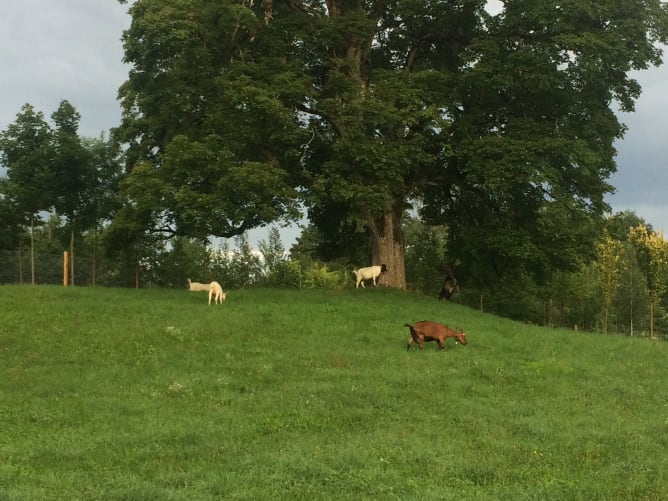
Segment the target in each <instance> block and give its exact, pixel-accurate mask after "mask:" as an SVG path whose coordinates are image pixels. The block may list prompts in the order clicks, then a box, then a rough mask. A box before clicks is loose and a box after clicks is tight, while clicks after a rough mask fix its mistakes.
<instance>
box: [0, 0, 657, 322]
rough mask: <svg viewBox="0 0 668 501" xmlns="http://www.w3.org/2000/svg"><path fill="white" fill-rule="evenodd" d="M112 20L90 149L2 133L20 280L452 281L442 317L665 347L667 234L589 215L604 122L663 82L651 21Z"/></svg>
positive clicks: (483, 7)
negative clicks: (464, 311)
mask: <svg viewBox="0 0 668 501" xmlns="http://www.w3.org/2000/svg"><path fill="white" fill-rule="evenodd" d="M121 3H125V2H123V1H121ZM129 12H130V14H131V16H132V23H131V25H130V27H129V28H128V30H126V31H125V32H124V34H123V42H124V49H125V58H124V59H125V61H126V62H127V63H128V64H129V65H130V71H129V75H128V79H127V81H126V82H125V83H123V85H122V86H121V88H120V90H119V95H120V98H121V105H122V121H121V124H120V125H119V127H118V128H116V129H114V130H113V131H111V134H110V136H109V137H108V138H107V137H104V136H102V137H100V138H97V139H89V138H81V137H80V136H79V133H78V127H79V119H80V117H79V114H78V112H77V111H76V110H75V109H74V107H73V106H72V105H71V104H70V103H68V102H67V101H63V102H61V104H60V106H59V108H58V109H57V110H56V111H55V112H54V113H53V114H52V115H51V122H47V120H46V119H45V117H44V115H43V114H42V113H41V112H38V111H36V110H34V109H33V108H32V106H30V105H26V106H25V107H24V108H23V109H22V110H21V112H20V113H19V114H18V115H17V118H16V121H15V122H14V123H12V124H11V125H10V126H9V127H8V128H7V130H5V131H3V132H2V133H1V135H0V151H1V153H2V157H1V161H2V165H3V166H4V168H5V175H4V176H3V178H2V180H1V181H0V212H1V215H2V216H3V217H2V218H1V221H2V223H0V224H1V225H2V226H1V227H0V247H1V248H5V249H18V250H17V251H16V255H17V259H19V258H18V256H19V255H20V256H21V258H20V260H24V259H26V256H28V260H29V264H28V265H27V268H28V269H29V270H30V280H29V281H30V282H32V283H34V282H35V281H36V279H37V277H36V276H35V267H36V266H35V253H36V252H37V251H38V250H39V247H40V246H44V245H46V244H45V243H44V242H55V241H58V242H59V243H60V244H61V246H62V247H63V248H64V249H68V251H69V253H70V256H71V258H72V259H73V262H72V266H71V268H70V274H71V282H72V283H74V284H77V282H78V279H77V277H79V276H80V275H79V263H82V264H85V266H86V269H88V270H90V271H91V273H92V275H91V278H90V279H86V280H84V283H91V284H93V285H95V284H97V283H105V284H113V285H125V286H145V285H155V286H170V287H171V286H180V284H183V282H184V281H185V279H186V278H188V277H197V278H199V279H202V280H204V279H206V276H207V275H210V276H215V277H216V278H220V279H221V280H223V281H224V282H226V286H227V287H237V286H238V287H246V286H255V285H266V286H283V287H295V286H296V287H311V286H319V287H344V286H349V284H350V282H351V281H352V278H350V279H348V278H349V276H350V275H349V274H350V272H351V270H352V269H353V268H355V267H359V266H366V265H369V264H380V263H385V264H387V266H388V268H389V270H390V271H389V272H388V273H387V274H386V275H385V277H384V281H385V285H388V286H390V287H396V288H400V289H411V290H414V291H418V292H420V293H425V294H429V295H437V294H438V291H439V289H440V286H441V282H442V280H443V277H444V274H445V270H446V269H447V268H448V267H450V269H452V270H453V271H454V273H455V275H456V276H457V279H458V282H459V285H460V289H459V291H457V292H456V293H455V295H454V296H453V300H455V301H461V302H463V303H466V304H469V305H471V306H474V307H477V308H482V309H483V310H485V311H490V312H494V313H499V314H503V315H507V316H510V317H513V318H516V319H518V320H522V321H528V322H535V323H541V324H546V325H563V326H569V327H572V328H576V326H577V328H578V329H592V330H599V331H601V332H605V333H608V332H624V333H633V334H636V333H639V332H641V333H642V332H645V333H648V334H649V335H654V334H655V333H656V332H659V333H660V332H662V331H663V330H664V329H663V323H664V317H665V305H664V301H665V288H666V286H665V284H664V278H663V277H664V271H665V270H664V269H663V263H664V260H663V257H662V256H663V253H664V252H665V249H664V247H665V245H664V244H663V242H664V240H663V236H662V235H660V234H656V233H655V232H654V231H653V230H652V228H650V227H649V226H648V225H646V224H645V223H644V221H642V219H640V218H638V217H637V216H636V215H635V214H628V213H624V214H616V215H611V214H610V213H609V207H608V206H607V205H606V204H605V202H604V197H605V195H606V194H607V193H609V192H610V191H611V190H612V187H611V186H610V185H609V184H608V179H609V177H610V175H611V174H612V173H613V172H614V171H615V163H614V156H615V150H614V141H615V140H618V139H620V138H621V137H623V133H624V125H623V124H621V123H620V122H619V120H618V118H617V115H616V114H615V111H614V108H613V106H614V107H615V108H618V109H622V110H624V111H632V110H633V107H634V102H635V99H636V98H637V97H638V95H639V94H640V90H641V89H640V87H639V85H638V83H637V82H636V81H635V80H634V79H633V78H632V73H631V70H633V69H644V68H647V67H649V66H650V65H658V64H661V50H660V44H661V43H665V42H666V41H667V38H668V37H667V35H668V8H667V7H666V6H665V4H663V3H662V2H660V1H658V0H651V1H645V0H643V1H640V0H629V2H625V3H624V2H622V3H620V2H617V1H616V0H604V1H600V0H599V1H597V2H592V1H582V2H571V3H568V4H564V3H563V2H525V1H520V0H507V1H506V2H503V6H502V10H501V11H500V12H498V13H495V14H492V13H490V12H488V11H487V2H486V1H485V0H470V1H469V0H467V1H465V2H399V1H389V2H388V1H384V0H383V1H380V0H356V1H353V2H350V1H341V0H331V1H327V2H321V1H310V0H308V1H307V0H294V1H289V2H278V1H270V0H258V1H255V2H239V1H237V0H222V1H217V2H211V1H210V0H193V1H191V2H182V1H180V0H136V1H135V2H133V3H132V4H131V6H130V9H129ZM630 41H632V42H630ZM301 210H305V211H306V212H307V216H308V220H309V226H308V227H306V228H305V229H304V231H303V233H302V235H301V237H300V239H299V241H298V242H297V244H295V245H294V246H293V247H292V248H291V249H290V251H289V253H286V252H285V251H284V250H283V249H280V247H281V244H280V240H277V235H275V234H272V235H270V239H269V242H263V245H262V246H261V247H262V248H261V249H259V251H260V255H258V254H256V253H254V252H252V251H251V249H250V247H249V246H248V242H247V240H245V235H246V232H247V231H248V230H250V229H252V228H257V227H261V226H265V225H271V224H273V223H276V222H291V221H296V220H297V219H298V218H299V217H300V215H301ZM40 242H41V243H40ZM228 242H235V244H236V247H238V250H237V249H235V252H232V251H231V250H230V249H229V248H228V247H227V245H228V244H227V243H228ZM49 245H51V244H49ZM279 250H280V252H279ZM84 259H85V261H84ZM23 271H24V267H23V265H21V267H20V273H21V276H22V279H24V278H25V277H24V275H23ZM221 277H222V278H221ZM26 281H27V280H26Z"/></svg>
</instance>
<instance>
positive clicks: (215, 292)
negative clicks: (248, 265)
mask: <svg viewBox="0 0 668 501" xmlns="http://www.w3.org/2000/svg"><path fill="white" fill-rule="evenodd" d="M209 285H211V288H210V289H209V306H211V298H213V302H214V304H222V303H223V301H225V300H226V299H227V294H225V293H224V292H223V288H222V287H221V286H220V284H219V283H218V282H211V283H210V284H209Z"/></svg>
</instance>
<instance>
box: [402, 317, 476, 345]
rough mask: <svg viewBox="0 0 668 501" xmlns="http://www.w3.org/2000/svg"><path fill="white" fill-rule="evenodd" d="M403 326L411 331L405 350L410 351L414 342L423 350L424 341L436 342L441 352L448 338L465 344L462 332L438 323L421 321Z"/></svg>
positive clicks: (464, 334) (464, 335) (464, 336)
mask: <svg viewBox="0 0 668 501" xmlns="http://www.w3.org/2000/svg"><path fill="white" fill-rule="evenodd" d="M404 326H405V327H408V328H409V329H410V330H411V337H410V339H409V340H408V346H406V349H407V350H410V349H411V345H412V344H413V343H414V342H417V344H418V345H420V349H421V350H422V349H424V342H425V341H438V347H439V348H440V349H441V350H442V349H443V348H445V341H446V340H447V339H448V338H449V337H453V338H455V339H456V340H457V341H459V342H460V343H462V344H466V333H464V331H463V330H460V331H459V332H457V331H456V330H454V329H451V328H450V327H448V326H447V325H443V324H439V323H438V322H429V321H428V320H421V321H420V322H415V323H414V324H413V325H411V324H404Z"/></svg>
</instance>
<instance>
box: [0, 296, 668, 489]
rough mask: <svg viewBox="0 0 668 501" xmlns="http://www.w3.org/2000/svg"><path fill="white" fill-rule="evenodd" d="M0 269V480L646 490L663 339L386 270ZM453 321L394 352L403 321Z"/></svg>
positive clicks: (664, 462) (664, 420)
mask: <svg viewBox="0 0 668 501" xmlns="http://www.w3.org/2000/svg"><path fill="white" fill-rule="evenodd" d="M206 303H207V299H206V293H191V292H186V291H175V290H123V289H99V288H98V289H90V288H61V287H48V286H47V287H35V288H33V287H29V286H24V287H21V286H3V287H0V430H1V433H0V500H28V499H29V500H46V499H68V500H69V499H105V500H110V499H113V500H130V499H136V500H161V501H164V500H185V499H188V500H195V499H196V500H199V499H203V500H218V499H247V500H261V499H290V500H293V499H305V500H313V499H355V500H359V499H383V500H385V499H402V500H407V499H415V500H425V499H440V500H447V499H452V500H463V499H467V500H468V499H481V500H505V499H508V500H520V499H560V500H569V499H587V500H599V499H600V500H613V499H614V500H618V499H622V500H623V499H629V500H642V499H646V500H657V499H666V493H668V384H667V383H668V344H667V343H661V342H653V341H648V340H645V339H634V338H625V337H603V336H600V335H594V334H588V333H582V332H572V331H567V330H549V329H544V328H538V327H535V326H530V325H524V324H520V323H516V322H512V321H509V320H504V319H501V318H498V317H494V316H491V315H486V314H483V313H480V312H477V311H474V310H471V309H468V308H465V307H461V306H458V305H455V304H445V303H441V302H438V301H436V300H434V299H429V298H425V297H423V296H416V295H411V294H406V293H402V292H400V291H394V290H387V289H384V288H375V289H372V288H367V289H365V290H361V289H360V290H345V291H324V290H298V291H297V290H239V291H236V290H233V291H231V292H230V293H229V295H228V300H227V301H226V302H225V303H224V304H223V305H222V306H211V307H208V306H207V304H206ZM423 319H429V320H435V321H441V322H444V323H447V324H449V325H451V326H452V327H456V328H459V327H463V328H464V329H465V330H466V332H467V335H468V339H469V344H468V345H467V346H462V345H456V344H454V342H453V341H452V340H449V341H448V345H447V347H446V349H445V350H443V351H439V350H438V349H437V346H436V345H435V344H434V343H428V344H426V345H425V349H424V351H422V352H420V351H418V350H417V349H416V348H415V347H414V348H413V349H412V350H411V351H407V350H406V342H407V340H408V337H409V333H408V329H407V328H405V327H403V324H404V323H405V322H413V321H417V320H423Z"/></svg>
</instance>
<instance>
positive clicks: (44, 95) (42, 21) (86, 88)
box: [0, 0, 668, 248]
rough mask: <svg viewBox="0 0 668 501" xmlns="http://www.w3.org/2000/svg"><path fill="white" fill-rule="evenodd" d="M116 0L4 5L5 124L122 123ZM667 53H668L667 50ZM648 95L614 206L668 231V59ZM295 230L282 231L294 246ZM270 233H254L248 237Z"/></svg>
mask: <svg viewBox="0 0 668 501" xmlns="http://www.w3.org/2000/svg"><path fill="white" fill-rule="evenodd" d="M127 9H128V6H127V5H120V4H119V3H118V2H117V1H115V0H17V1H13V2H4V4H3V6H2V9H1V10H0V130H5V129H6V128H7V126H8V125H9V124H10V123H12V122H14V120H15V119H16V115H17V113H19V112H20V110H21V107H22V106H23V105H24V104H25V103H30V104H31V105H33V107H34V108H35V109H36V110H38V111H42V112H43V113H44V115H45V117H46V118H47V119H49V120H50V115H51V113H53V112H54V111H55V110H56V109H57V107H58V105H59V103H60V101H61V100H62V99H67V100H68V101H69V102H70V103H71V104H72V105H73V106H74V107H75V108H76V109H77V110H78V111H79V113H80V114H81V124H80V133H81V135H83V136H87V137H96V136H99V135H100V134H101V133H105V134H106V133H108V131H109V129H110V128H112V127H115V126H117V125H118V124H119V122H120V103H119V102H118V100H117V95H118V87H119V86H120V85H121V83H122V82H123V81H124V80H125V79H126V77H127V73H128V67H127V66H126V65H124V64H123V63H122V57H123V48H122V45H121V41H120V37H121V34H122V31H123V30H124V29H125V28H127V27H128V26H129V24H130V18H129V16H128V15H127ZM666 59H668V56H666ZM637 79H638V80H639V82H640V84H641V85H642V88H643V93H642V96H641V97H640V99H639V100H638V101H637V103H636V111H635V113H632V114H625V115H623V116H622V117H621V120H622V122H624V123H625V124H626V125H627V126H628V131H627V133H626V136H625V137H624V139H623V140H621V141H619V142H618V143H617V144H616V147H617V151H618V156H617V168H618V172H617V173H616V174H615V175H614V176H613V177H612V178H611V180H610V181H611V184H613V185H614V186H615V188H616V193H615V194H614V195H612V196H610V197H608V199H607V200H608V202H609V203H610V204H611V205H612V208H613V212H617V211H622V210H632V211H635V212H636V214H637V215H638V216H640V217H642V218H643V219H645V221H647V222H648V223H650V224H651V225H652V226H653V227H654V229H655V230H666V231H668V203H667V202H666V187H667V186H668V169H666V168H665V167H666V162H668V138H667V137H666V131H668V93H667V92H665V88H666V82H668V65H664V66H662V67H660V68H652V69H650V70H648V71H645V72H642V73H640V74H638V75H637ZM298 233H299V232H298V231H284V232H282V234H283V240H284V241H283V243H284V245H285V246H286V247H287V248H289V246H290V245H291V244H292V243H293V240H294V239H295V237H296V236H297V235H298ZM263 238H266V232H262V231H254V232H252V233H251V235H250V243H251V245H253V246H255V245H256V243H257V239H263Z"/></svg>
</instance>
